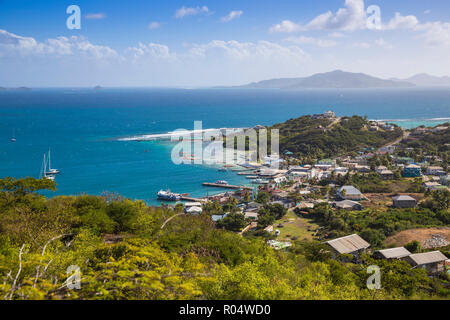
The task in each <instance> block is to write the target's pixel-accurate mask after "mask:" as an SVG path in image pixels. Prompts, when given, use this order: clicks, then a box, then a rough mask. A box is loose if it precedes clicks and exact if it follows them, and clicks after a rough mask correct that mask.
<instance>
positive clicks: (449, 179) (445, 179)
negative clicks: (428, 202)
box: [440, 175, 450, 187]
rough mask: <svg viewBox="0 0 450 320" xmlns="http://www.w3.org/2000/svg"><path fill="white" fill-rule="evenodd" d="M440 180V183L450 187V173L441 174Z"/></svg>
mask: <svg viewBox="0 0 450 320" xmlns="http://www.w3.org/2000/svg"><path fill="white" fill-rule="evenodd" d="M440 182H441V184H442V185H444V186H447V187H450V175H446V176H441V178H440Z"/></svg>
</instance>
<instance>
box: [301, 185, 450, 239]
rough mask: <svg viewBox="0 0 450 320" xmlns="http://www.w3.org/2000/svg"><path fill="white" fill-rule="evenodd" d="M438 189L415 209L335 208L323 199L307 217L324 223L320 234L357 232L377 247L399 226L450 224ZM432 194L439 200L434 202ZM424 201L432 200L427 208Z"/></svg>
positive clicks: (446, 197)
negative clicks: (430, 205) (345, 209)
mask: <svg viewBox="0 0 450 320" xmlns="http://www.w3.org/2000/svg"><path fill="white" fill-rule="evenodd" d="M438 192H439V193H437V192H436V193H433V194H432V195H431V196H430V199H429V200H427V201H426V202H425V205H424V206H423V207H420V208H417V209H393V208H388V209H387V210H386V211H378V210H372V209H367V210H363V211H344V210H337V211H336V210H333V209H332V208H331V207H330V206H329V205H328V204H326V203H325V204H319V205H317V206H316V207H315V208H314V209H313V210H311V213H310V214H308V217H311V218H314V219H315V220H316V222H318V223H320V224H321V225H322V226H323V227H324V228H323V229H321V235H322V236H323V237H329V238H335V237H339V236H343V235H347V234H351V233H358V234H360V235H361V237H362V238H364V239H365V240H366V241H368V242H369V243H370V244H371V245H372V246H373V247H380V246H381V244H382V242H383V241H384V240H385V239H386V238H387V237H389V236H391V235H393V234H395V233H397V232H400V231H402V230H407V229H414V228H426V227H436V226H446V225H448V224H450V212H449V210H448V209H446V207H447V208H448V205H449V202H450V197H449V192H448V191H447V192H442V191H438ZM440 193H442V194H440ZM435 198H438V199H440V200H441V202H436V203H435V202H434V201H435V200H434V199H435ZM428 201H430V202H431V203H433V206H432V207H431V209H430V208H428V207H427V206H428V203H429V202H428ZM439 203H440V204H439Z"/></svg>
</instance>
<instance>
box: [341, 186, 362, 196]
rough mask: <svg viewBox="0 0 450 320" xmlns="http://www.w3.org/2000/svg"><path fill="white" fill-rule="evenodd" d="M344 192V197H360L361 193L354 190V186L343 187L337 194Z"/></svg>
mask: <svg viewBox="0 0 450 320" xmlns="http://www.w3.org/2000/svg"><path fill="white" fill-rule="evenodd" d="M343 190H345V194H346V195H360V194H361V191H359V190H358V189H356V188H355V187H354V186H343V187H341V188H340V189H339V192H340V193H342V191H343Z"/></svg>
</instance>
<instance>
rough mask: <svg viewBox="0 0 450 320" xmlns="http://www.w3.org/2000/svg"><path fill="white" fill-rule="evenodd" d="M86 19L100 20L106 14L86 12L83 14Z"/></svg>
mask: <svg viewBox="0 0 450 320" xmlns="http://www.w3.org/2000/svg"><path fill="white" fill-rule="evenodd" d="M84 17H85V18H86V19H91V20H101V19H105V18H106V14H104V13H88V14H86V15H85V16H84Z"/></svg>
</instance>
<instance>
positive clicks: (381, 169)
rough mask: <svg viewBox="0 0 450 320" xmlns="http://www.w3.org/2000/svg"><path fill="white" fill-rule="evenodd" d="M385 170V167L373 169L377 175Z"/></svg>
mask: <svg viewBox="0 0 450 320" xmlns="http://www.w3.org/2000/svg"><path fill="white" fill-rule="evenodd" d="M387 169H388V168H387V167H385V166H378V167H376V168H375V171H376V172H377V173H381V172H382V171H384V170H387Z"/></svg>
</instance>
